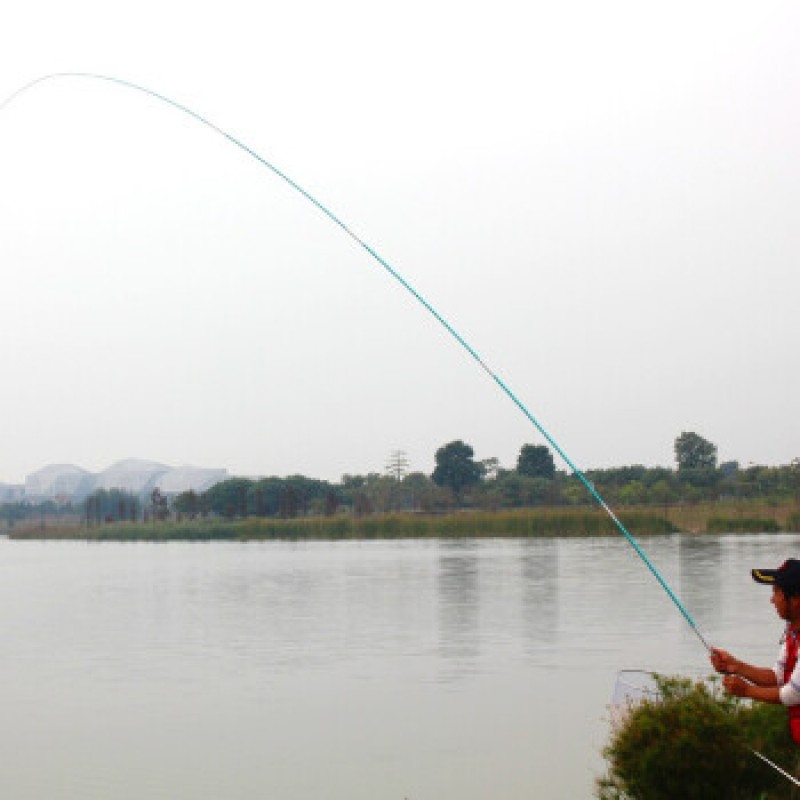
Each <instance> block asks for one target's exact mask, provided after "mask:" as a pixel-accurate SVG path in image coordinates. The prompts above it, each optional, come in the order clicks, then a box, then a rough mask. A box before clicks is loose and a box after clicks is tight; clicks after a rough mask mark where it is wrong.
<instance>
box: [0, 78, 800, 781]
mask: <svg viewBox="0 0 800 800" xmlns="http://www.w3.org/2000/svg"><path fill="white" fill-rule="evenodd" d="M61 78H81V79H89V80H96V81H105V82H107V83H111V84H114V85H116V86H121V87H124V88H127V89H132V90H135V91H137V92H141V93H143V94H145V95H148V96H149V97H152V98H154V99H156V100H160V101H161V102H163V103H166V104H167V105H168V106H171V107H172V108H175V109H177V110H178V111H181V112H183V113H184V114H187V115H188V116H190V117H192V118H193V119H195V120H197V122H199V123H201V124H202V125H205V126H206V127H208V128H210V129H211V130H212V131H214V132H215V133H218V134H219V135H220V136H222V137H223V138H225V139H227V140H228V141H229V142H230V143H231V144H233V145H235V146H236V147H238V148H239V149H240V150H242V151H244V152H245V153H246V154H247V155H249V156H250V157H251V158H254V159H255V160H256V161H257V162H258V163H259V164H261V165H262V166H263V167H266V168H267V169H268V170H269V171H270V172H272V173H273V174H274V175H276V176H277V177H278V178H280V179H281V180H282V181H284V182H285V183H287V184H288V185H289V186H291V187H292V189H294V190H295V191H297V192H299V193H300V194H301V195H302V196H303V197H305V198H306V200H308V201H309V202H310V203H312V204H313V205H314V206H316V207H317V209H318V210H319V211H321V212H322V213H323V214H324V215H325V216H326V217H328V219H330V220H331V222H333V223H334V224H335V225H337V226H338V227H339V228H341V229H342V230H343V231H344V232H345V233H346V234H347V235H348V236H349V237H350V238H351V239H352V240H353V241H354V242H355V243H356V244H358V245H360V246H361V247H362V248H363V249H364V250H366V251H367V253H369V255H370V256H371V257H372V258H373V259H374V260H375V261H377V262H378V264H380V266H381V267H383V269H384V270H385V271H386V272H387V273H388V274H389V275H390V276H391V277H392V278H394V279H395V281H397V282H398V283H399V284H400V285H401V286H402V287H403V288H404V289H405V290H406V291H407V292H409V293H410V294H411V295H412V296H413V297H414V298H415V299H416V300H417V301H418V302H419V303H420V304H421V305H422V306H423V307H424V308H425V309H426V310H427V311H428V312H429V313H430V314H431V315H432V316H433V317H434V318H435V319H436V320H437V322H439V323H440V324H441V325H442V326H443V327H444V328H445V330H447V332H448V333H449V334H450V335H451V336H452V337H453V338H454V339H455V340H456V341H457V342H458V343H459V344H460V345H461V347H462V348H463V349H464V350H466V351H467V353H468V354H469V355H470V356H471V357H472V358H473V359H474V360H475V361H476V362H477V363H478V365H479V366H480V367H481V369H483V371H484V372H486V374H487V375H488V376H489V377H490V378H491V379H492V380H493V381H494V382H495V383H496V384H497V386H499V387H500V389H501V390H502V392H503V393H504V394H505V395H506V396H507V397H508V398H509V399H510V400H511V401H512V402H513V403H514V405H516V406H517V408H518V409H519V410H520V411H521V412H522V413H523V414H524V415H525V417H526V418H527V419H528V421H529V422H531V423H532V424H533V426H534V427H535V428H536V430H538V431H539V433H540V434H541V435H542V436H543V437H544V438H545V439H546V440H547V442H548V443H549V444H550V446H551V447H552V448H553V450H555V452H556V453H558V455H559V456H560V457H561V459H562V461H564V463H565V464H566V465H567V466H568V467H569V468H570V469H571V470H572V473H573V475H575V477H577V478H578V480H579V481H580V482H581V483H582V484H583V486H584V487H585V488H586V490H587V491H588V492H589V494H590V495H591V496H592V497H593V498H594V499H595V501H596V502H597V503H598V505H599V506H600V507H601V508H602V509H603V511H605V513H606V514H607V515H608V516H609V518H610V519H611V521H612V522H613V523H614V525H615V526H616V528H617V529H618V530H619V532H620V533H621V534H622V535H623V536H624V537H625V539H626V540H627V541H628V543H629V544H630V545H631V547H633V549H634V551H635V552H636V554H637V555H638V556H639V558H640V559H641V560H642V562H644V564H645V566H646V567H647V568H648V569H649V570H650V572H651V573H652V575H653V576H654V577H655V578H656V580H657V581H658V583H659V584H660V585H661V587H662V589H664V591H665V592H666V593H667V595H668V596H669V598H670V600H672V602H673V603H674V604H675V606H676V607H677V609H678V610H679V611H680V612H681V614H682V615H683V618H684V619H685V620H686V622H687V623H688V624H689V627H690V628H691V629H692V631H693V632H694V634H695V635H696V636H697V638H698V639H699V640H700V642H701V643H702V644H703V646H704V647H705V648H706V650H707V651H708V652H709V653H710V652H711V647H710V646H709V644H708V642H706V640H705V638H704V637H703V635H702V634H701V633H700V631H699V629H698V627H697V625H696V624H695V621H694V619H693V618H692V616H691V614H689V612H688V611H687V610H686V608H685V607H684V605H683V603H681V601H680V600H679V599H678V597H677V595H676V594H675V593H674V592H673V591H672V589H671V588H670V586H669V584H668V583H667V582H666V580H665V579H664V577H663V576H662V575H661V573H660V572H659V571H658V570H657V569H656V567H655V565H654V564H653V563H652V562H651V561H650V559H649V558H648V557H647V554H646V553H645V552H644V550H642V548H641V547H640V546H639V543H638V542H637V541H636V539H635V538H634V537H633V536H632V535H631V533H630V532H629V531H628V529H627V528H626V527H625V525H624V524H623V523H622V521H621V520H620V519H619V517H617V515H616V514H615V513H614V512H613V511H612V510H611V508H609V506H608V504H607V503H606V501H605V500H604V499H603V498H602V497H601V495H600V493H599V492H598V491H597V489H596V488H595V487H594V485H593V484H592V483H591V481H590V480H589V479H588V478H587V477H586V476H585V475H584V474H583V472H582V471H581V470H580V469H579V468H578V467H577V466H576V465H575V463H574V462H573V461H572V459H571V458H570V457H569V456H568V455H567V454H566V452H565V451H564V450H563V449H562V448H561V446H560V445H559V444H558V442H556V440H555V439H554V438H553V437H552V436H551V435H550V433H549V432H548V431H547V430H546V429H545V427H544V426H543V425H542V423H541V422H539V420H538V419H537V418H536V417H535V416H534V415H533V414H532V413H531V411H530V410H529V409H528V407H527V406H526V405H525V404H524V403H523V402H522V401H521V400H520V399H519V398H518V397H517V396H516V395H515V394H514V392H512V391H511V389H510V388H509V387H508V385H507V384H506V383H505V382H504V381H503V380H502V379H501V378H500V377H499V376H498V375H497V373H495V372H494V371H493V370H492V369H491V368H490V367H489V366H488V365H487V363H486V362H485V361H484V360H483V359H482V358H481V357H480V356H479V355H478V353H477V352H476V351H475V350H474V349H473V348H472V346H471V345H470V344H469V343H468V342H467V341H466V339H464V337H463V336H462V335H461V334H460V333H459V332H458V331H457V330H456V329H455V328H454V327H453V326H452V325H451V324H450V323H449V322H448V321H447V320H446V319H445V318H444V317H443V316H442V315H441V314H440V313H439V312H438V311H437V310H436V308H434V306H433V305H431V303H429V302H428V301H427V300H426V299H425V298H424V297H423V296H422V295H421V294H420V293H419V292H418V291H417V290H416V289H415V288H414V287H413V286H412V285H411V284H410V283H409V282H408V281H407V280H406V279H405V278H404V277H403V276H402V275H401V274H400V273H399V272H398V271H397V270H396V269H395V268H394V267H392V265H391V264H389V262H388V261H386V260H385V259H384V258H383V257H382V256H381V255H380V254H379V253H377V252H376V251H375V250H374V249H373V248H372V247H371V246H370V245H369V244H367V242H365V241H364V240H363V239H362V238H361V237H359V236H357V235H356V234H355V233H354V232H353V231H352V230H351V229H350V228H349V227H348V226H347V225H345V223H344V222H343V221H342V220H341V219H340V218H339V217H338V216H336V214H334V213H333V212H332V211H331V210H330V209H329V208H328V207H327V206H325V205H323V204H322V203H321V202H320V201H319V200H317V198H316V197H314V196H313V195H311V194H309V193H308V192H307V191H306V190H305V189H304V188H303V187H302V186H300V184H298V183H296V182H295V181H294V180H292V178H290V177H289V176H288V175H287V174H286V173H285V172H282V171H281V170H280V169H278V168H277V167H276V166H275V165H274V164H272V163H271V162H269V161H267V160H266V159H265V158H263V157H262V156H261V155H260V154H259V153H257V152H256V151H255V150H253V149H252V148H251V147H248V146H247V145H246V144H245V143H244V142H242V141H241V140H240V139H238V138H236V137H235V136H233V135H232V134H230V133H228V131H226V130H224V129H223V128H220V127H219V126H218V125H216V124H214V123H213V122H211V121H210V120H209V119H206V118H205V117H203V116H201V115H200V114H198V113H197V112H196V111H193V110H192V109H191V108H189V107H188V106H185V105H183V104H182V103H179V102H177V101H176V100H173V99H172V98H170V97H167V96H166V95H163V94H160V93H159V92H155V91H153V90H152V89H148V88H147V87H145V86H141V85H139V84H136V83H132V82H131V81H127V80H124V79H122V78H115V77H112V76H109V75H100V74H96V73H92V72H56V73H52V74H49V75H43V76H41V77H39V78H36V79H35V80H33V81H30V82H29V83H26V84H25V85H24V86H22V87H21V88H19V89H17V91H15V92H14V93H13V94H11V95H10V96H9V97H7V98H6V99H5V100H4V101H3V102H2V103H0V111H3V110H4V109H5V108H6V107H7V106H8V105H9V104H10V103H11V102H12V101H13V100H14V99H16V98H17V97H19V96H20V95H21V94H23V93H25V92H27V91H28V90H30V89H32V88H33V87H35V86H37V85H38V84H41V83H44V82H45V81H50V80H56V79H61ZM751 752H752V753H753V754H754V755H756V756H758V758H760V759H761V760H762V761H764V762H766V763H767V764H768V765H769V766H771V767H773V768H774V769H776V770H777V771H778V772H780V773H781V774H782V775H784V776H785V777H786V778H788V779H789V780H790V781H792V782H793V783H795V784H796V785H798V786H800V781H798V780H797V779H796V778H794V776H792V775H791V774H789V773H788V772H786V771H785V770H783V769H781V768H780V767H779V766H778V765H777V764H775V763H773V762H772V761H770V760H769V759H768V758H766V757H765V756H763V755H762V754H761V753H759V752H757V751H755V750H752V751H751Z"/></svg>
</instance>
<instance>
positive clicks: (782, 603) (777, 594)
mask: <svg viewBox="0 0 800 800" xmlns="http://www.w3.org/2000/svg"><path fill="white" fill-rule="evenodd" d="M772 605H773V606H775V611H776V612H777V613H778V616H779V617H780V618H781V619H785V620H788V619H789V616H788V614H789V603H788V601H787V600H786V595H785V594H784V593H783V589H781V588H780V587H778V586H773V587H772Z"/></svg>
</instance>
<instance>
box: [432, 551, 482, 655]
mask: <svg viewBox="0 0 800 800" xmlns="http://www.w3.org/2000/svg"><path fill="white" fill-rule="evenodd" d="M478 558H479V554H478V550H477V546H476V543H475V542H474V541H469V540H442V541H441V542H440V543H439V553H438V581H437V588H438V592H437V596H438V604H439V627H440V636H439V648H440V651H441V654H442V655H443V656H444V657H445V658H446V659H448V660H452V661H454V662H456V663H458V662H461V664H460V666H462V667H463V666H466V665H468V662H470V661H472V660H473V659H475V658H477V657H478V655H479V653H480V647H479V635H478V629H479V603H480V590H479V580H478V579H479V573H478Z"/></svg>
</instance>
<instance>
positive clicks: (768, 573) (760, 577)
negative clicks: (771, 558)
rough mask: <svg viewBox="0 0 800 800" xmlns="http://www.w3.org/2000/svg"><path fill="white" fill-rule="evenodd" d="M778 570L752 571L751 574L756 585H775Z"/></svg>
mask: <svg viewBox="0 0 800 800" xmlns="http://www.w3.org/2000/svg"><path fill="white" fill-rule="evenodd" d="M777 573H778V570H776V569H752V570H750V574H751V575H752V576H753V580H754V581H755V582H756V583H769V584H772V583H775V576H776V575H777Z"/></svg>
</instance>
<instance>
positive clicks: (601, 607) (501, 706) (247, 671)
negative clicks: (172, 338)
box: [0, 535, 800, 800]
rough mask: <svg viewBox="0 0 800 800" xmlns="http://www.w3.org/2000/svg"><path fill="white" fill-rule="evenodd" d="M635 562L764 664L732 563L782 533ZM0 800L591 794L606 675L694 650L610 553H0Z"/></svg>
mask: <svg viewBox="0 0 800 800" xmlns="http://www.w3.org/2000/svg"><path fill="white" fill-rule="evenodd" d="M642 544H643V547H644V549H645V551H646V552H647V553H648V555H649V556H650V557H651V559H652V560H653V561H654V563H655V564H656V566H657V567H658V568H659V569H660V570H661V571H662V572H663V574H664V575H665V577H666V578H667V580H668V582H669V583H670V585H671V586H672V587H673V589H674V590H675V591H676V593H677V594H678V596H679V597H680V598H681V600H682V601H683V603H684V605H685V606H686V607H687V608H688V610H689V612H690V613H691V614H692V616H693V617H694V618H695V620H696V622H697V624H698V627H699V628H700V630H701V631H702V633H703V634H704V635H705V636H706V638H707V639H709V640H710V641H711V642H712V643H714V644H719V645H721V646H725V647H727V648H729V649H731V650H733V651H734V652H737V653H739V654H741V656H742V657H745V658H747V659H748V660H755V661H763V662H765V663H770V664H771V663H772V660H773V658H774V655H775V652H776V649H777V642H778V638H779V636H780V624H779V621H778V620H777V618H776V617H775V615H774V611H773V609H772V607H771V606H770V603H769V592H768V591H766V590H765V589H764V588H763V587H759V586H757V585H756V584H754V583H753V582H752V580H751V579H750V577H749V569H750V568H751V567H752V566H762V567H763V566H776V565H777V564H778V563H779V562H780V561H781V560H782V559H783V558H784V557H786V556H787V555H795V556H797V555H798V554H800V537H797V536H788V535H787V536H784V535H780V536H736V537H733V536H730V537H711V536H704V537H702V538H691V537H679V536H670V537H663V538H650V539H643V542H642ZM0 631H2V658H0V697H1V699H0V707H1V708H2V722H1V723H0V754H1V756H0V758H2V767H0V797H4V798H13V800H143V799H145V798H146V800H156V799H158V798H163V800H183V798H186V799H187V800H189V799H191V800H205V799H206V798H208V800H211V798H213V800H256V799H257V800H326V799H328V798H330V799H331V800H378V799H379V798H380V799H381V800H392V799H394V800H405V799H406V798H407V799H408V800H487V799H488V798H492V800H523V798H524V799H525V800H530V799H531V798H548V799H549V800H553V799H554V798H565V800H574V799H575V798H591V797H592V796H593V784H594V778H595V776H596V775H597V774H598V773H599V772H601V771H602V769H603V762H602V758H601V756H600V754H599V751H600V749H601V747H602V745H603V743H604V741H605V739H606V734H607V717H608V705H609V702H610V699H611V694H612V691H613V688H614V682H615V678H616V674H617V671H618V670H620V669H624V668H643V669H654V670H658V671H661V672H681V673H685V674H688V675H692V676H700V675H705V674H707V673H708V672H709V671H710V669H709V668H708V666H707V660H706V654H705V650H704V649H703V646H702V645H701V644H700V642H699V640H698V639H697V637H696V636H695V635H694V634H693V633H692V632H691V630H690V629H689V627H688V625H687V624H686V622H685V621H684V620H683V617H682V616H681V615H680V613H679V612H678V611H677V610H676V608H675V607H674V606H673V605H672V603H671V601H670V600H669V598H668V597H667V595H666V594H665V592H664V591H663V590H662V589H661V587H660V586H659V585H658V584H657V583H656V581H655V580H654V579H653V577H652V576H651V575H650V573H649V572H648V571H647V570H646V568H645V567H644V566H643V565H642V563H641V562H640V561H639V559H638V557H637V556H636V555H635V554H634V552H633V551H632V549H631V548H630V546H629V545H628V544H627V543H626V542H625V541H624V540H621V539H619V538H613V539H552V540H488V541H472V540H469V541H461V540H459V541H447V540H440V541H425V542H419V541H398V542H366V543H351V542H347V543H328V542H324V543H299V544H298V543H247V544H231V543H218V544H217V543H214V544H185V543H175V544H108V543H103V544H86V543H61V542H41V543H39V542H11V541H7V540H4V539H0Z"/></svg>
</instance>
